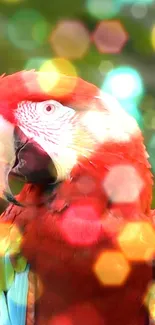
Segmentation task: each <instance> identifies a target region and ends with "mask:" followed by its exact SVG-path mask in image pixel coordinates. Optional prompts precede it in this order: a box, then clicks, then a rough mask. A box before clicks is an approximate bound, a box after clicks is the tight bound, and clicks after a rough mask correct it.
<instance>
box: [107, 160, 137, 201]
mask: <svg viewBox="0 0 155 325" xmlns="http://www.w3.org/2000/svg"><path fill="white" fill-rule="evenodd" d="M117 184H120V186H119V187H118V186H116V185H117ZM103 187H104V190H105V192H106V194H107V196H108V197H109V199H110V200H111V201H112V202H114V203H131V202H134V201H136V200H137V198H138V196H139V194H140V192H141V190H142V187H143V181H142V179H141V177H140V175H139V174H138V171H136V169H135V168H134V167H133V166H131V165H116V166H114V167H112V168H111V170H110V171H109V172H108V173H107V176H106V177H105V179H104V181H103Z"/></svg>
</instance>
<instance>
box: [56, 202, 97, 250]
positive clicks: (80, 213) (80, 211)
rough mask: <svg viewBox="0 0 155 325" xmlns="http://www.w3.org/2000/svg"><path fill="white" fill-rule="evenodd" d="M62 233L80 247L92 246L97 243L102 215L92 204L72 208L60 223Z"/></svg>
mask: <svg viewBox="0 0 155 325" xmlns="http://www.w3.org/2000/svg"><path fill="white" fill-rule="evenodd" d="M59 227H60V230H61V233H62V234H63V236H64V237H65V238H66V240H67V241H68V242H69V243H71V244H73V245H78V246H86V245H91V244H93V243H94V242H96V241H97V239H98V237H99V234H100V230H101V220H100V214H99V212H98V211H97V208H96V207H95V206H91V205H90V202H89V203H87V202H85V203H81V204H80V205H73V204H72V206H70V209H67V210H66V211H64V213H63V217H62V218H61V219H60V221H59Z"/></svg>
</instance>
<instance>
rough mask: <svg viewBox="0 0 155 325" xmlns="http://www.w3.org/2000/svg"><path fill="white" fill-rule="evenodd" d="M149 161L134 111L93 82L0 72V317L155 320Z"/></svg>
mask: <svg viewBox="0 0 155 325" xmlns="http://www.w3.org/2000/svg"><path fill="white" fill-rule="evenodd" d="M148 158H149V157H148V153H147V151H146V148H145V145H144V139H143V135H142V132H141V130H140V128H139V126H138V124H137V122H136V120H135V119H134V118H133V117H132V116H130V115H129V114H128V113H126V112H125V110H124V109H123V108H122V107H121V105H120V104H119V102H118V101H117V100H116V99H115V98H114V97H113V96H111V95H109V94H108V93H105V92H102V91H101V89H99V88H98V87H97V86H95V85H93V84H91V83H89V82H87V81H85V80H83V79H81V78H80V77H78V76H68V75H64V74H61V73H57V74H55V73H52V72H43V71H42V72H41V71H40V72H37V71H35V70H30V71H25V70H24V71H19V72H16V73H14V74H11V75H2V76H1V78H0V197H1V198H2V199H4V200H6V201H8V202H9V205H8V207H7V209H6V210H5V211H4V212H3V213H2V215H1V216H0V324H1V325H114V324H115V325H149V324H154V323H153V322H154V321H155V315H154V312H153V308H154V300H155V290H154V281H153V278H154V274H153V266H152V265H153V264H152V261H153V256H154V253H155V233H154V211H153V210H151V201H152V186H153V176H152V173H151V166H150V163H149V160H148ZM11 175H12V177H14V178H15V179H21V180H22V181H23V188H22V190H21V192H20V193H19V194H18V195H16V196H14V195H13V194H12V191H11V189H10V186H9V177H10V176H11Z"/></svg>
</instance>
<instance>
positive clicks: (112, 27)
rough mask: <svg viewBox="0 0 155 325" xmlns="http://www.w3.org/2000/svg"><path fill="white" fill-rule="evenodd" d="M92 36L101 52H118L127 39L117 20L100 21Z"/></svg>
mask: <svg viewBox="0 0 155 325" xmlns="http://www.w3.org/2000/svg"><path fill="white" fill-rule="evenodd" d="M92 37H93V41H94V43H95V45H96V47H97V49H98V50H99V52H101V53H119V52H121V50H122V48H123V47H124V46H125V44H126V42H127V40H128V34H127V32H126V31H125V29H124V27H123V26H122V24H121V23H120V22H119V21H117V20H112V21H102V22H100V23H99V24H98V26H97V27H96V29H95V31H94V33H93V35H92Z"/></svg>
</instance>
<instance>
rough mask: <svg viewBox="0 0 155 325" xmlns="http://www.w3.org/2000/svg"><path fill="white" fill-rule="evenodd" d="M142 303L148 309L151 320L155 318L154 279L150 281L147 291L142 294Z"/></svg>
mask: <svg viewBox="0 0 155 325" xmlns="http://www.w3.org/2000/svg"><path fill="white" fill-rule="evenodd" d="M144 304H145V306H146V307H147V309H148V312H149V317H150V318H151V320H152V321H153V320H155V282H154V281H152V283H151V284H150V285H149V287H148V289H147V292H146V294H145V296H144ZM150 324H151V323H150ZM152 325H153V322H152Z"/></svg>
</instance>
